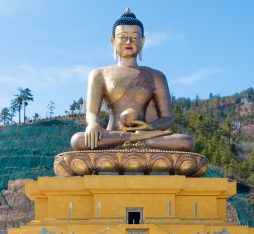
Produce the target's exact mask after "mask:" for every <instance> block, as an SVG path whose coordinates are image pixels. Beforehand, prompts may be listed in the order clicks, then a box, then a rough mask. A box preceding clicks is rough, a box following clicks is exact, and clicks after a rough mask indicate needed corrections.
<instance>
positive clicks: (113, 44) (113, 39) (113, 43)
mask: <svg viewBox="0 0 254 234" xmlns="http://www.w3.org/2000/svg"><path fill="white" fill-rule="evenodd" d="M111 44H112V46H113V47H114V46H115V37H114V36H111Z"/></svg>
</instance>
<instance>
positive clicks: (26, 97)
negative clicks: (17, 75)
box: [12, 88, 34, 123]
mask: <svg viewBox="0 0 254 234" xmlns="http://www.w3.org/2000/svg"><path fill="white" fill-rule="evenodd" d="M18 91H19V94H16V95H15V96H16V98H15V99H14V100H13V101H12V102H13V104H15V105H16V106H17V109H18V112H19V123H21V109H22V105H23V110H24V123H25V122H26V107H27V106H28V102H29V101H33V100H34V98H33V95H32V93H31V90H30V89H29V88H25V89H23V88H19V89H18Z"/></svg>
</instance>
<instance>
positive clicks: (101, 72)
mask: <svg viewBox="0 0 254 234" xmlns="http://www.w3.org/2000/svg"><path fill="white" fill-rule="evenodd" d="M115 67H116V66H115V65H112V66H105V67H97V68H95V69H93V70H92V71H91V72H90V76H92V77H104V76H105V74H106V73H108V72H109V71H112V69H114V68H115Z"/></svg>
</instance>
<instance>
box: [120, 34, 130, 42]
mask: <svg viewBox="0 0 254 234" xmlns="http://www.w3.org/2000/svg"><path fill="white" fill-rule="evenodd" d="M118 38H119V39H120V40H126V41H127V38H128V37H127V36H125V35H119V36H118Z"/></svg>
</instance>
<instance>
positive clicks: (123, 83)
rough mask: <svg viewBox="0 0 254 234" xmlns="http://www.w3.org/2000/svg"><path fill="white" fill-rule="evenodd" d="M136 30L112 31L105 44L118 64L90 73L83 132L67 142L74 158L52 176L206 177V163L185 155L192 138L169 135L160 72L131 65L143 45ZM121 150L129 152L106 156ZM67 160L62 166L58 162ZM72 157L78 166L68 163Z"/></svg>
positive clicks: (118, 28)
mask: <svg viewBox="0 0 254 234" xmlns="http://www.w3.org/2000/svg"><path fill="white" fill-rule="evenodd" d="M142 29H143V27H142V28H141V26H140V25H119V24H118V25H117V26H116V28H115V31H114V32H115V34H114V35H113V36H112V38H111V42H112V46H113V50H114V55H115V57H118V64H117V65H113V66H108V67H100V68H96V69H95V70H93V71H92V72H91V73H90V75H89V82H88V92H87V108H86V111H87V112H86V122H87V127H86V131H85V132H79V133H76V134H75V135H74V136H73V137H72V139H71V145H72V148H73V150H74V151H80V152H76V153H75V152H73V153H64V154H60V155H58V156H57V157H56V160H55V172H56V174H58V175H65V174H66V173H67V174H68V173H69V175H82V174H84V175H85V174H89V173H90V174H91V173H93V172H110V171H111V172H119V173H121V172H133V171H137V172H138V171H141V172H145V173H149V172H167V173H169V174H183V175H188V176H190V175H191V176H200V175H203V174H204V173H205V172H206V170H207V164H208V160H207V159H206V158H204V157H203V156H200V155H197V154H193V153H189V152H190V151H191V150H192V146H193V140H192V138H191V137H190V136H188V135H184V134H175V133H174V134H173V133H172V131H171V130H169V128H170V126H171V124H172V120H173V117H172V105H171V102H170V100H171V98H170V92H169V89H168V84H167V79H166V77H165V76H164V74H163V73H162V72H160V71H157V70H155V69H152V68H149V67H144V66H138V64H137V56H138V55H139V56H140V58H141V57H142V56H141V54H142V53H141V52H142V48H143V46H144V43H145V37H144V35H143V32H142ZM117 55H118V56H117ZM103 100H104V101H106V102H107V104H108V106H109V108H110V119H109V123H108V126H107V129H106V130H105V129H102V128H101V126H100V124H99V113H100V109H101V104H102V102H103ZM123 148H124V149H129V150H130V151H131V152H125V153H123V154H121V150H120V151H116V152H111V151H108V150H106V149H123ZM100 149H103V150H106V151H98V150H100ZM144 149H145V150H146V152H145V154H144V152H143V151H142V150H144ZM152 149H157V150H161V151H163V152H161V151H160V152H159V151H157V152H154V151H152ZM89 150H91V151H89ZM93 150H94V151H93ZM133 150H135V151H137V152H135V153H133ZM140 150H141V151H140ZM173 151H178V152H177V153H173ZM182 151H186V152H182ZM92 152H94V153H92ZM67 155H68V160H67V162H66V160H62V158H64V157H66V156H67ZM76 157H78V158H79V160H81V161H83V162H81V161H79V160H78V161H75V163H73V162H72V161H73V160H76ZM70 165H71V166H70ZM59 168H61V169H59ZM63 168H65V169H66V172H64V173H62V171H63ZM56 169H57V170H56Z"/></svg>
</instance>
